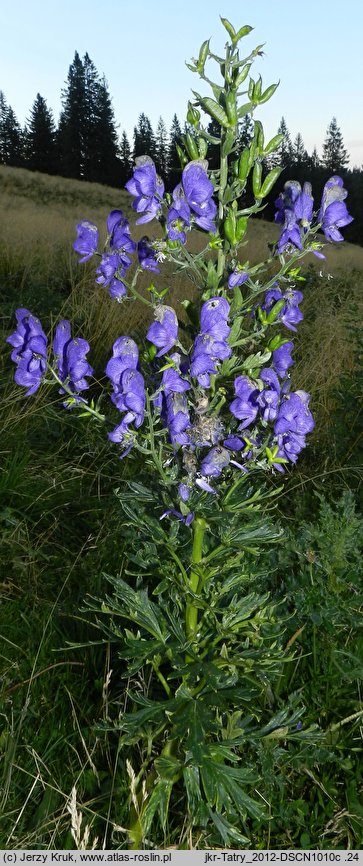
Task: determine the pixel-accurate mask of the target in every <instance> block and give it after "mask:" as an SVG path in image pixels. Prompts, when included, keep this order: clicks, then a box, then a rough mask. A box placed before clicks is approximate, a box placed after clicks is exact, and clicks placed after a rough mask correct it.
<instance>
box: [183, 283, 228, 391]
mask: <svg viewBox="0 0 363 866" xmlns="http://www.w3.org/2000/svg"><path fill="white" fill-rule="evenodd" d="M228 315H229V303H228V301H227V300H226V298H219V297H215V298H211V299H210V300H209V301H206V302H205V303H204V304H203V306H202V309H201V314H200V333H199V334H198V336H197V338H196V340H195V343H194V346H193V351H192V356H191V365H190V374H191V376H193V377H195V378H196V379H197V381H198V384H199V385H200V386H201V387H202V388H210V376H211V375H214V374H215V373H216V372H217V365H218V362H219V361H225V360H226V359H227V358H230V356H231V354H232V350H231V347H230V346H229V345H228V343H227V337H228V335H229V333H230V330H231V329H230V327H229V325H228V323H227V319H228Z"/></svg>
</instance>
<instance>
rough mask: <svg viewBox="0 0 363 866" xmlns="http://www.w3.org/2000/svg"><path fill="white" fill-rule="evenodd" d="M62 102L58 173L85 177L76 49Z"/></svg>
mask: <svg viewBox="0 0 363 866" xmlns="http://www.w3.org/2000/svg"><path fill="white" fill-rule="evenodd" d="M62 105H63V110H62V113H61V116H60V119H59V127H58V145H59V151H60V165H61V173H62V174H64V175H65V176H66V177H74V178H78V179H80V178H82V177H84V163H85V128H86V100H85V75H84V68H83V63H82V60H81V58H80V56H79V54H78V51H76V52H75V55H74V60H73V63H72V64H71V66H70V67H69V70H68V78H67V87H66V89H64V90H63V91H62Z"/></svg>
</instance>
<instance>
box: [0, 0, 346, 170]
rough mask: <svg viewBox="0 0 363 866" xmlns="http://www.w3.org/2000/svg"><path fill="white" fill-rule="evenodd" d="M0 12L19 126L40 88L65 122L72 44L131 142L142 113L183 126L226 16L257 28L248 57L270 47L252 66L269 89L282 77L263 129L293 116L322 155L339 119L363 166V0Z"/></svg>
mask: <svg viewBox="0 0 363 866" xmlns="http://www.w3.org/2000/svg"><path fill="white" fill-rule="evenodd" d="M1 6H2V7H3V8H2V10H1ZM0 12H1V21H2V25H3V26H2V36H1V51H0V89H2V90H3V91H4V94H5V97H6V100H7V102H8V103H9V104H10V105H11V106H12V108H13V109H14V111H15V114H16V116H17V118H18V120H19V122H20V123H21V124H22V125H23V124H24V122H25V120H26V118H27V116H28V115H29V111H30V108H31V106H32V104H33V102H34V99H35V97H36V94H37V92H40V93H41V95H42V96H43V97H44V98H45V99H46V100H47V104H48V107H49V108H51V109H52V110H53V113H54V116H55V120H56V121H58V118H59V112H60V108H61V102H60V94H61V89H62V87H63V86H64V82H65V79H66V77H67V73H68V68H69V66H70V64H71V62H72V60H73V57H74V52H75V50H77V51H78V52H79V54H81V55H82V56H83V55H84V54H85V52H86V51H88V53H89V55H90V57H91V58H92V60H93V62H94V63H95V66H96V68H97V70H98V72H99V73H100V74H102V73H104V74H105V76H106V79H107V81H108V86H109V90H110V93H111V96H112V100H113V107H114V111H115V117H116V121H117V123H118V124H119V131H120V132H121V131H122V129H126V131H127V134H128V136H129V138H130V141H131V142H132V131H133V127H134V125H135V124H136V122H137V118H138V115H139V114H140V112H141V111H144V112H145V114H147V115H148V117H149V118H150V120H151V123H152V125H153V127H154V129H155V128H156V125H157V121H158V118H159V116H160V115H161V116H162V117H163V119H164V121H165V123H166V126H167V128H168V129H169V128H170V124H171V120H172V116H173V114H174V113H176V114H177V116H178V118H179V120H180V121H181V122H183V121H184V118H185V110H186V104H187V100H188V98H189V97H190V91H191V89H192V88H194V89H196V90H198V87H199V80H198V79H197V76H195V75H193V74H192V73H191V72H190V71H189V70H188V69H187V67H186V66H185V61H189V60H190V59H191V57H193V56H195V55H196V54H197V52H198V50H199V47H200V44H201V42H202V41H203V40H204V39H207V38H209V37H211V48H212V50H214V51H215V52H216V53H219V52H221V51H222V50H223V45H224V42H225V36H226V34H225V30H224V28H223V27H222V24H221V22H220V20H219V15H223V16H224V17H226V18H228V19H229V20H230V21H231V22H232V24H233V25H234V26H235V27H236V28H239V27H241V26H242V25H243V24H250V25H251V26H252V27H254V31H253V32H252V33H251V35H250V36H248V37H247V38H246V39H245V40H244V43H245V47H246V51H245V53H246V54H247V53H249V51H250V50H252V48H254V47H255V45H257V44H260V43H265V48H264V50H265V56H264V57H263V58H261V59H259V60H258V63H256V64H255V66H254V70H256V74H257V72H261V75H262V78H263V82H264V84H266V85H268V84H271V83H272V82H275V81H278V80H280V86H279V88H278V90H277V92H276V94H275V95H274V97H273V98H272V100H271V101H270V102H269V103H267V104H266V105H264V106H262V107H261V109H260V112H259V114H258V115H257V116H258V117H259V119H261V120H262V122H263V124H264V126H265V131H266V134H267V135H273V134H275V132H276V130H277V127H278V125H279V122H280V120H281V117H282V116H284V117H285V119H286V122H287V126H288V129H289V131H290V134H291V136H292V138H294V137H295V135H296V133H297V132H301V134H302V136H303V139H304V143H305V146H306V147H307V149H308V150H309V152H311V150H312V149H313V147H314V145H316V146H317V148H318V151H319V152H320V150H321V144H322V142H323V139H324V138H325V134H326V129H327V126H328V124H329V123H330V121H331V119H332V117H333V116H336V118H337V121H338V125H339V127H340V129H341V131H342V134H343V138H344V143H345V146H346V148H347V150H348V151H349V152H350V155H351V166H354V165H359V166H361V165H362V163H363V114H362V91H363V45H362V34H363V3H362V0H345V2H344V0H305V2H304V0H300V2H299V3H297V2H291V0H255V2H250V3H248V2H245V0H153V2H152V0H151V2H146V0H139V2H137V0H132V2H131V0H99V2H96V0H17V2H14V0H13V2H9V0H0ZM4 24H5V26H4ZM255 77H256V76H255Z"/></svg>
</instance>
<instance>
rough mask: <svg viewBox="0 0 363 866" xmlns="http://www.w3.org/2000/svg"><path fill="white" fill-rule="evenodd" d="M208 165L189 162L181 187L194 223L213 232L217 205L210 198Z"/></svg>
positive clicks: (202, 161) (198, 160) (183, 174)
mask: <svg viewBox="0 0 363 866" xmlns="http://www.w3.org/2000/svg"><path fill="white" fill-rule="evenodd" d="M207 167H208V163H207V162H206V160H202V159H197V160H193V161H192V162H189V163H188V165H186V166H185V168H184V169H183V173H182V187H183V191H184V195H185V198H186V200H187V202H188V205H189V207H190V208H191V210H192V211H193V213H194V215H195V222H196V224H197V225H198V226H200V228H202V229H204V230H205V231H207V232H215V231H216V227H215V224H214V222H213V220H214V218H215V215H216V213H217V205H216V203H215V201H214V200H213V198H212V196H213V193H214V186H213V184H212V182H211V180H210V179H209V177H208V175H207Z"/></svg>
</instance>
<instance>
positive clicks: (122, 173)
mask: <svg viewBox="0 0 363 866" xmlns="http://www.w3.org/2000/svg"><path fill="white" fill-rule="evenodd" d="M118 162H119V168H118V179H119V184H120V186H125V183H127V181H128V180H130V177H131V172H132V157H131V147H130V142H129V140H128V138H127V135H126V132H125V130H123V131H122V135H121V141H120V148H119V161H118Z"/></svg>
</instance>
